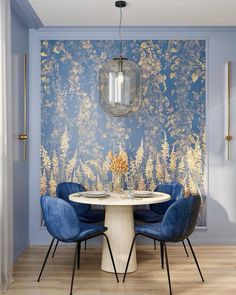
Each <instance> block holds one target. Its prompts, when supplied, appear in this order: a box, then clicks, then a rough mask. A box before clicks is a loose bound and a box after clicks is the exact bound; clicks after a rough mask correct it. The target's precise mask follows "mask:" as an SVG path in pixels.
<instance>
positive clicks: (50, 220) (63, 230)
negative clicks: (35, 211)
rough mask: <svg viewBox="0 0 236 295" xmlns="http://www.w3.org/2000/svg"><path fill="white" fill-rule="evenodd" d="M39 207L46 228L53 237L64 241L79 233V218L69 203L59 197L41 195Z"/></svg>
mask: <svg viewBox="0 0 236 295" xmlns="http://www.w3.org/2000/svg"><path fill="white" fill-rule="evenodd" d="M41 207H42V212H43V218H44V221H45V225H46V228H47V230H48V232H49V233H50V234H51V235H52V236H53V237H54V238H57V239H58V240H60V241H64V240H71V239H73V238H75V237H77V236H78V235H79V233H80V223H79V219H78V216H77V214H76V212H75V210H74V208H73V207H72V206H71V205H70V204H68V203H67V202H65V201H64V200H61V199H59V198H54V197H49V196H43V197H41Z"/></svg>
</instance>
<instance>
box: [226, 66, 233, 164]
mask: <svg viewBox="0 0 236 295" xmlns="http://www.w3.org/2000/svg"><path fill="white" fill-rule="evenodd" d="M230 73H231V71H230V62H229V61H228V62H227V135H226V136H225V140H226V141H227V154H228V160H230V141H231V140H232V136H231V134H230V133H231V126H230V121H231V120H230V88H231V76H230Z"/></svg>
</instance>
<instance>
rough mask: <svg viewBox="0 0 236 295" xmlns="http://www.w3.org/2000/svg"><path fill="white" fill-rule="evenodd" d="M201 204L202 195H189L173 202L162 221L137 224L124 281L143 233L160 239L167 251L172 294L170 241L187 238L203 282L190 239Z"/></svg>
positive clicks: (166, 259)
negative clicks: (168, 247) (135, 247)
mask: <svg viewBox="0 0 236 295" xmlns="http://www.w3.org/2000/svg"><path fill="white" fill-rule="evenodd" d="M200 206H201V198H200V196H189V197H188V198H184V199H181V200H178V201H176V202H175V203H173V204H172V205H171V206H170V207H169V208H168V210H167V211H166V213H165V216H164V218H163V221H162V222H160V223H153V224H145V225H138V226H136V227H135V232H136V235H135V236H134V239H133V242H132V244H131V247H130V252H129V256H128V260H127V264H126V269H125V273H124V277H123V282H125V278H126V274H127V269H128V266H129V261H130V257H131V254H132V250H133V247H134V244H135V240H136V238H137V236H138V235H142V236H145V237H147V238H151V239H154V240H158V241H160V243H161V244H162V246H163V249H164V253H165V262H166V270H167V276H168V283H169V290H170V295H172V287H171V279H170V271H169V262H168V255H167V243H169V242H170V243H176V242H181V241H183V240H184V239H187V241H188V244H189V247H190V249H191V252H192V254H193V258H194V260H195V263H196V265H197V268H198V271H199V274H200V277H201V279H202V282H204V279H203V275H202V273H201V270H200V267H199V264H198V261H197V258H196V255H195V253H194V251H193V248H192V245H191V242H190V239H189V236H190V235H191V234H192V232H193V231H194V229H195V227H196V224H197V218H198V215H199V211H200ZM162 264H163V261H162Z"/></svg>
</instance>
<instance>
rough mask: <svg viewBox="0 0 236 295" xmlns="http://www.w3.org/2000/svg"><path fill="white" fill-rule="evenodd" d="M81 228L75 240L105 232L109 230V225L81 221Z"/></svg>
mask: <svg viewBox="0 0 236 295" xmlns="http://www.w3.org/2000/svg"><path fill="white" fill-rule="evenodd" d="M80 230H81V232H80V233H79V235H78V236H77V237H75V238H74V239H73V241H77V240H86V239H88V238H90V237H91V236H94V235H97V234H100V233H103V232H105V231H106V230H107V227H105V226H102V225H97V224H89V223H84V222H81V223H80Z"/></svg>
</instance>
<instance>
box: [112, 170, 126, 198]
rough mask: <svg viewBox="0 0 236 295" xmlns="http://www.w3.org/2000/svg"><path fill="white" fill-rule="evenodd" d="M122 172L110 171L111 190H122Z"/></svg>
mask: <svg viewBox="0 0 236 295" xmlns="http://www.w3.org/2000/svg"><path fill="white" fill-rule="evenodd" d="M123 184H124V174H123V173H120V172H113V173H112V189H113V192H116V193H120V192H122V190H123Z"/></svg>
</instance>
